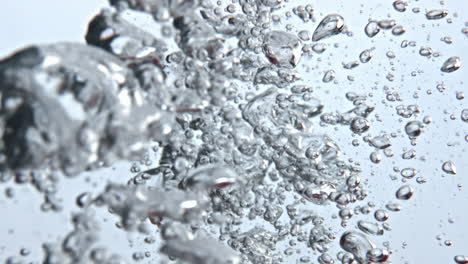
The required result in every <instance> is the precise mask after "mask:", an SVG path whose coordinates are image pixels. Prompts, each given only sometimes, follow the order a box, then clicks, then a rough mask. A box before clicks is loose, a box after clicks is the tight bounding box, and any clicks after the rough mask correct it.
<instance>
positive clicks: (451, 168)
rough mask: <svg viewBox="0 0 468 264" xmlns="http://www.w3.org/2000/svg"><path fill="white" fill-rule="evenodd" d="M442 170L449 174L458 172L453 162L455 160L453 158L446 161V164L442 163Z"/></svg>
mask: <svg viewBox="0 0 468 264" xmlns="http://www.w3.org/2000/svg"><path fill="white" fill-rule="evenodd" d="M442 170H443V171H444V172H445V173H448V174H454V175H455V174H457V168H456V167H455V163H453V161H451V160H449V161H446V162H444V164H442Z"/></svg>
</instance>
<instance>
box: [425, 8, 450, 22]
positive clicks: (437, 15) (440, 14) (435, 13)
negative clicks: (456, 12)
mask: <svg viewBox="0 0 468 264" xmlns="http://www.w3.org/2000/svg"><path fill="white" fill-rule="evenodd" d="M447 15H448V11H447V10H444V9H434V10H430V11H428V12H427V13H426V17H427V19H431V20H433V19H441V18H444V17H446V16H447Z"/></svg>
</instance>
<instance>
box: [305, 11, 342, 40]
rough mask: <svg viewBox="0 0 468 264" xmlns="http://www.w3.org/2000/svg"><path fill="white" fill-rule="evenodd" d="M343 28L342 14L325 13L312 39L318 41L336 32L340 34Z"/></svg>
mask: <svg viewBox="0 0 468 264" xmlns="http://www.w3.org/2000/svg"><path fill="white" fill-rule="evenodd" d="M344 29H345V23H344V19H343V17H342V16H340V15H338V14H330V15H327V16H326V17H324V18H323V19H322V21H320V24H319V25H318V26H317V28H316V29H315V31H314V34H313V35H312V40H313V41H319V40H321V39H324V38H328V37H331V36H334V35H337V34H340V33H341V32H343V30H344Z"/></svg>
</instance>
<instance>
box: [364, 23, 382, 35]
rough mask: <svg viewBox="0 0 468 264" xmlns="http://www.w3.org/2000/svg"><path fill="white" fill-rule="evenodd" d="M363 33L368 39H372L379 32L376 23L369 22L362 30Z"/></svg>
mask: <svg viewBox="0 0 468 264" xmlns="http://www.w3.org/2000/svg"><path fill="white" fill-rule="evenodd" d="M364 32H365V33H366V35H367V36H368V37H369V38H373V37H375V35H377V34H378V33H379V32H380V28H379V26H378V25H377V22H376V21H369V23H367V25H366V27H365V29H364Z"/></svg>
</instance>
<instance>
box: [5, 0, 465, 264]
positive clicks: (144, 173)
mask: <svg viewBox="0 0 468 264" xmlns="http://www.w3.org/2000/svg"><path fill="white" fill-rule="evenodd" d="M110 3H111V5H112V6H113V8H106V9H104V10H102V11H101V12H100V13H99V14H98V15H96V16H95V17H94V18H93V19H92V20H91V22H90V24H89V27H88V31H87V34H86V37H85V39H86V42H87V44H77V43H57V44H48V45H34V46H31V47H27V48H24V49H20V50H18V51H17V52H15V53H14V54H12V55H11V56H9V57H7V58H5V59H3V60H2V61H1V62H0V75H1V77H2V78H1V80H0V83H1V85H0V87H1V88H0V92H1V99H2V100H1V108H0V122H1V123H2V124H3V127H2V129H1V132H2V133H0V135H1V136H2V137H1V144H0V147H1V148H2V158H1V159H0V167H1V169H2V175H1V180H2V182H5V185H12V186H15V188H13V187H11V186H9V187H8V188H9V189H8V191H6V197H8V199H15V197H16V194H15V190H16V186H17V185H18V186H20V185H25V184H30V185H31V186H33V187H34V188H35V189H36V190H37V191H39V193H40V194H41V195H42V198H43V204H42V205H41V210H42V211H43V212H50V211H54V212H55V214H63V215H65V214H68V213H69V212H68V211H69V209H70V208H69V207H71V206H69V205H68V204H67V203H66V201H63V200H62V197H66V198H72V199H73V203H75V204H76V207H72V208H73V209H72V210H73V211H75V213H73V214H72V217H71V223H72V226H71V227H70V228H71V230H70V231H69V232H67V233H62V234H60V236H59V238H58V239H57V240H54V239H51V238H50V237H48V238H47V239H46V241H43V244H42V247H43V249H44V254H43V255H40V256H39V257H38V259H39V260H40V262H42V263H49V264H52V263H132V262H136V263H171V261H174V262H175V263H197V264H198V263H246V264H247V263H271V264H273V263H275V264H276V263H295V262H298V263H308V262H312V263H314V262H316V261H318V262H319V263H353V261H354V263H356V262H357V263H361V264H365V263H391V262H398V261H400V259H399V258H397V257H394V256H396V255H398V256H402V255H403V256H404V255H405V252H406V251H404V249H401V248H400V246H399V245H397V242H395V243H392V244H390V243H388V242H386V241H387V240H388V239H391V238H392V235H393V232H401V231H398V228H394V225H393V221H401V222H404V220H401V219H404V218H398V217H402V216H401V215H402V214H403V215H404V214H405V213H406V214H410V213H411V210H412V209H409V210H408V209H407V208H412V205H414V204H415V202H414V200H417V202H421V201H420V200H418V199H422V198H420V197H426V196H427V192H428V190H431V189H430V188H426V186H424V184H423V183H425V182H427V181H428V180H427V179H426V178H424V177H422V176H427V177H428V178H429V183H428V184H431V183H432V182H439V181H440V183H441V184H448V183H447V181H448V182H449V183H450V184H453V182H451V181H459V179H458V178H455V177H458V176H459V175H460V174H461V173H458V174H457V169H456V167H455V162H454V161H452V160H456V161H457V165H459V164H461V163H463V162H459V161H458V160H462V159H463V155H461V154H460V153H462V151H461V150H460V149H461V148H462V147H460V146H461V145H462V144H464V143H465V142H463V137H465V138H466V132H465V131H464V130H460V129H458V130H456V129H454V130H451V129H452V126H450V127H451V129H448V128H446V130H447V131H445V130H443V131H445V132H448V133H449V132H450V135H449V136H447V137H445V138H441V137H440V135H435V134H434V131H438V130H439V129H442V128H443V127H444V126H447V127H448V126H449V124H452V123H450V122H457V126H460V123H461V124H464V122H466V118H465V112H466V111H465V110H466V109H464V108H463V107H462V108H460V105H458V104H457V105H455V104H453V105H449V104H448V105H442V106H441V105H437V107H436V106H434V107H432V106H431V105H430V104H429V103H427V104H425V103H423V104H421V103H420V101H421V100H419V98H421V97H424V98H426V97H427V98H430V97H429V96H430V95H431V94H432V93H433V92H432V90H431V91H430V92H429V90H426V89H431V87H432V88H436V87H437V88H438V89H437V90H435V89H434V93H440V95H437V97H436V96H433V97H432V98H431V99H428V100H433V101H434V104H435V105H436V101H439V100H447V99H444V98H445V96H448V94H450V98H452V99H457V100H459V101H460V103H461V104H462V103H463V101H462V100H463V98H464V97H463V96H460V95H459V93H456V91H457V90H463V85H464V83H463V82H462V81H453V80H452V79H451V78H454V77H451V76H448V74H445V73H452V72H455V71H458V72H462V71H463V70H464V68H463V67H462V63H461V61H462V57H463V53H459V54H458V55H457V53H448V52H439V50H442V48H440V46H439V44H434V43H433V41H430V42H429V40H427V42H429V43H426V42H424V41H425V40H424V38H418V39H417V40H418V42H417V44H416V40H415V39H416V37H414V31H415V30H430V29H431V27H432V25H433V24H429V23H432V22H431V21H432V20H434V21H435V22H434V23H441V21H444V20H442V18H445V17H447V16H449V14H451V12H448V11H447V10H445V9H433V10H431V11H428V12H427V13H426V17H427V19H428V20H430V21H429V22H427V21H425V22H424V23H427V24H423V25H424V27H419V24H418V25H416V26H415V25H413V24H411V23H408V22H407V21H406V20H405V19H400V17H399V15H401V14H403V13H404V14H405V15H406V14H408V15H412V16H413V15H414V16H416V14H417V13H418V12H419V11H418V12H416V11H417V10H418V9H415V8H416V7H415V6H416V4H415V3H410V2H406V1H394V2H393V3H387V4H382V5H383V6H386V8H387V9H386V10H388V12H389V13H388V14H382V13H380V14H374V13H372V14H366V15H360V17H362V18H364V19H361V21H360V22H357V21H356V19H354V18H351V17H349V18H348V16H345V15H344V14H338V13H336V12H340V13H341V11H340V10H341V8H339V7H338V6H335V7H334V10H330V11H327V10H326V9H325V8H324V9H323V10H322V8H321V7H320V6H314V5H305V6H303V5H298V6H295V3H294V4H293V3H291V4H289V3H288V4H285V2H283V1H279V0H262V1H227V2H223V1H219V2H216V3H215V2H211V1H159V0H148V1H130V0H129V1H124V0H119V1H110ZM285 5H286V6H285ZM356 7H357V6H356ZM410 7H411V8H413V7H414V8H413V12H409V11H408V12H407V9H409V8H410ZM356 9H358V8H356ZM359 9H360V8H359ZM364 9H365V8H364ZM423 10H424V9H423ZM427 10H428V9H427ZM376 12H377V13H378V11H376ZM131 15H134V16H143V17H146V19H147V20H148V21H150V22H148V23H147V24H146V25H145V26H141V25H137V23H135V21H133V20H132V19H131ZM421 15H423V17H424V14H421ZM367 16H369V17H367ZM319 17H321V20H320V22H318V21H316V18H319ZM344 17H346V24H345V19H344ZM456 17H457V16H455V14H454V15H453V18H456ZM376 18H378V19H376ZM449 18H451V17H449ZM294 21H297V22H294ZM400 23H401V24H400ZM455 23H457V21H456V19H455ZM447 24H448V25H449V26H450V25H453V24H452V22H448V21H447ZM444 26H445V25H444ZM457 26H459V25H458V24H457ZM415 27H416V28H417V29H415ZM420 28H422V29H420ZM314 29H315V30H314ZM312 30H313V33H311V32H312ZM445 33H446V32H444V35H445ZM462 37H465V36H462ZM402 38H407V40H404V39H402ZM427 38H428V39H429V37H427ZM355 39H359V40H355ZM438 39H439V37H438V38H437V41H438V42H440V45H447V44H448V42H450V41H444V42H441V41H439V40H438ZM455 39H456V38H455ZM359 41H361V42H362V43H358V44H356V43H357V42H359ZM458 41H459V40H458ZM388 43H391V44H395V45H390V44H388ZM433 44H434V45H433ZM456 44H457V41H455V42H454V43H453V45H456ZM450 45H452V44H450ZM417 47H419V48H417ZM444 51H445V50H444ZM405 52H407V53H405ZM418 54H419V55H418ZM449 54H453V55H457V56H452V57H448V59H447V57H446V56H447V55H449ZM449 56H450V55H449ZM444 59H445V62H443V60H444ZM413 60H414V61H417V62H416V65H414V64H415V62H413ZM419 63H421V64H424V65H425V67H427V68H424V69H420V68H419V66H418V64H419ZM440 63H442V66H440ZM407 65H412V66H407ZM439 67H441V68H439ZM408 68H411V69H410V70H408ZM456 74H457V73H453V74H450V75H455V77H456V76H457V75H456ZM446 75H447V76H446ZM419 76H425V77H424V78H425V79H418V81H417V82H414V81H411V80H412V78H418V77H419ZM428 76H429V77H432V79H431V78H429V77H428ZM382 77H383V78H382ZM444 82H447V84H444ZM437 83H439V84H440V85H437ZM439 86H440V87H439ZM455 93H456V96H455ZM455 97H456V98H455ZM441 98H442V99H441ZM453 102H455V100H454V101H453ZM434 112H436V113H439V112H440V113H442V114H443V115H444V116H445V120H444V119H443V118H439V117H440V116H438V115H435V117H434V121H432V117H431V116H432V114H433V113H434ZM454 113H455V114H454ZM460 113H461V114H460ZM449 116H454V118H452V117H449ZM455 116H456V117H455ZM449 119H450V120H449ZM457 119H461V120H457ZM441 133H442V132H441ZM462 134H463V135H462ZM459 138H462V140H460V139H459ZM408 139H409V140H408ZM449 139H450V140H449ZM452 139H453V140H452ZM416 140H417V141H416ZM431 141H433V142H431ZM416 143H417V144H416ZM429 144H434V145H437V146H438V148H441V149H442V148H449V150H451V151H447V153H448V152H450V153H451V154H450V155H449V154H446V153H443V151H442V150H441V151H430V150H428V149H427V146H428V145H429ZM462 150H463V149H462ZM457 153H458V154H457ZM440 155H443V156H440ZM442 158H443V159H442ZM449 159H450V160H449ZM120 160H127V161H128V160H130V161H131V162H132V164H130V165H129V167H130V169H129V170H128V171H125V169H119V170H118V171H119V172H120V173H122V175H121V178H122V179H120V178H119V177H120V176H119V177H115V176H114V177H107V178H97V176H101V175H103V174H104V173H103V172H102V171H105V170H109V171H112V168H113V166H115V164H116V163H117V162H118V161H120ZM441 160H445V161H444V162H442V164H441ZM434 164H435V166H436V167H434V166H433V165H434ZM392 167H393V170H392V169H391V168H392ZM464 167H466V166H464V165H463V164H462V165H459V171H462V170H463V168H464ZM440 169H442V171H443V172H444V173H445V174H451V175H450V177H451V178H450V179H447V180H446V182H444V181H443V180H444V179H440V178H436V177H435V176H433V172H434V171H437V170H439V171H440ZM428 170H429V172H428ZM85 171H91V173H92V175H95V176H96V177H89V178H88V179H87V181H88V182H92V183H94V185H95V186H93V185H91V184H90V185H86V186H87V187H86V188H85V189H86V190H80V191H79V193H77V194H74V193H73V192H70V194H68V193H67V194H66V195H65V196H64V195H63V192H67V189H66V188H67V187H64V185H69V186H71V189H74V187H75V186H73V185H72V184H71V183H70V181H72V180H78V179H79V178H80V177H81V178H83V176H82V175H83V174H85V173H84V172H85ZM423 172H424V173H423ZM112 174H114V173H113V172H112ZM63 175H67V176H69V177H74V178H73V179H68V178H64V177H62V176H63ZM420 175H422V176H420ZM445 176H446V175H444V177H445ZM452 176H453V177H452ZM103 177H104V176H103ZM447 178H448V177H447ZM379 181H381V182H380V184H379ZM412 181H416V183H418V184H414V183H413V182H412ZM460 182H461V180H460ZM450 186H451V185H450ZM456 186H461V184H460V185H458V182H457V185H456ZM451 187H453V186H451ZM458 188H462V187H458ZM77 189H78V187H77ZM434 189H437V188H434ZM416 192H417V193H418V195H416V196H415V195H414V194H415V193H416ZM437 192H438V190H435V191H434V194H430V195H431V196H434V197H443V196H444V195H441V194H440V193H437ZM72 193H73V194H72ZM420 194H421V195H420ZM69 196H72V197H69ZM413 196H415V197H414V198H413ZM392 199H394V200H395V201H398V203H396V202H395V201H392ZM441 199H442V198H441ZM400 202H401V204H402V205H400V204H399V203H400ZM73 206H75V205H73ZM62 211H65V212H62ZM398 212H401V213H398ZM64 219H66V217H64ZM394 219H399V220H394ZM434 219H436V217H434ZM65 221H66V220H65ZM62 222H64V220H62ZM64 223H66V222H64ZM64 223H63V224H64ZM101 229H105V230H107V231H106V232H107V233H110V234H122V233H123V234H125V236H128V237H127V239H126V240H129V241H126V242H127V247H126V250H128V251H131V254H127V253H126V252H125V251H124V250H120V249H119V248H118V247H117V246H116V245H117V243H115V244H114V243H106V242H104V241H105V237H106V235H105V234H106V232H101ZM103 233H104V234H103ZM397 234H398V233H397ZM111 236H112V235H111ZM405 239H407V240H411V239H412V237H410V236H407V237H406V238H405ZM374 241H375V242H374ZM446 241H452V240H449V239H446ZM405 243H406V242H405ZM445 244H446V245H447V246H448V244H450V246H452V242H450V243H449V242H447V243H445ZM35 248H39V249H40V248H41V245H35ZM17 252H19V253H20V254H19V256H16V255H18V254H16V255H15V254H14V253H12V252H8V254H9V255H8V257H9V260H8V261H10V262H11V263H15V262H18V261H17V259H18V258H19V261H23V258H24V259H25V258H27V257H29V256H31V255H34V256H37V255H38V254H37V251H33V253H31V252H28V250H25V251H23V250H21V251H19V250H18V251H17ZM412 252H413V251H412ZM452 253H453V252H450V253H447V254H452ZM411 254H415V253H411ZM418 254H419V253H418ZM11 255H15V256H11ZM129 256H130V258H129ZM453 256H454V255H453V254H452V255H450V256H449V257H448V258H446V259H447V260H446V261H450V260H449V259H451V258H453ZM463 258H464V257H463V256H461V255H460V256H456V257H455V258H454V260H455V261H456V262H457V263H464V262H463V261H464V259H463ZM129 259H131V260H129ZM401 261H404V260H401ZM7 263H8V262H7ZM19 263H22V262H19Z"/></svg>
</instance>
